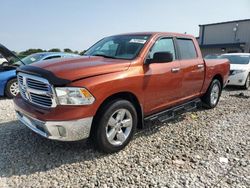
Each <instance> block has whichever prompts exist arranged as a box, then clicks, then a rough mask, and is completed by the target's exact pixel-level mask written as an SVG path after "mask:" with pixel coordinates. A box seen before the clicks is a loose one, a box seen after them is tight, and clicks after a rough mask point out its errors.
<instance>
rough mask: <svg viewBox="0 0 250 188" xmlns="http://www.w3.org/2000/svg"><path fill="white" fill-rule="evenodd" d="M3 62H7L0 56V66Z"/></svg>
mask: <svg viewBox="0 0 250 188" xmlns="http://www.w3.org/2000/svg"><path fill="white" fill-rule="evenodd" d="M4 62H7V60H6V59H5V58H4V57H3V56H2V55H1V54H0V65H2V64H3V63H4Z"/></svg>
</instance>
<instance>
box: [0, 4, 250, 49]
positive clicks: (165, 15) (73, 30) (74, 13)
mask: <svg viewBox="0 0 250 188" xmlns="http://www.w3.org/2000/svg"><path fill="white" fill-rule="evenodd" d="M0 18H2V19H1V24H0V25H1V26H0V43H2V44H4V45H5V46H7V47H8V48H10V49H11V50H15V51H22V50H26V49H28V48H42V49H51V48H61V49H64V48H71V49H72V50H80V51H82V50H84V49H87V48H88V47H89V46H90V45H91V44H93V43H94V42H96V41H97V40H99V39H101V38H103V37H105V36H107V35H113V34H119V33H126V32H137V31H171V32H180V33H184V32H187V33H189V34H192V35H195V36H198V35H199V26H198V25H199V24H207V23H215V22H223V21H230V20H238V19H249V18H250V0H192V1H187V0H174V1H170V0H120V1H119V0H103V1H101V0H98V1H97V0H72V1H66V0H41V1H40V0H39V1H38V0H25V1H21V0H0Z"/></svg>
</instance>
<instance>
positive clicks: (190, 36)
mask: <svg viewBox="0 0 250 188" xmlns="http://www.w3.org/2000/svg"><path fill="white" fill-rule="evenodd" d="M119 35H155V36H156V35H170V36H179V37H189V38H194V36H192V35H189V34H183V33H173V32H134V33H123V34H118V35H113V36H119Z"/></svg>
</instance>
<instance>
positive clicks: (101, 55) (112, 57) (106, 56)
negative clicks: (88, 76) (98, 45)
mask: <svg viewBox="0 0 250 188" xmlns="http://www.w3.org/2000/svg"><path fill="white" fill-rule="evenodd" d="M93 56H100V57H105V58H111V59H117V58H116V57H114V56H108V55H104V54H94V55H93Z"/></svg>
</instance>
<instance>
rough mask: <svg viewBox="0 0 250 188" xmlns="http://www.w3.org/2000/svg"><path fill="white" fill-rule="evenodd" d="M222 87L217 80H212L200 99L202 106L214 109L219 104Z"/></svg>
mask: <svg viewBox="0 0 250 188" xmlns="http://www.w3.org/2000/svg"><path fill="white" fill-rule="evenodd" d="M221 90H222V86H221V83H220V81H219V80H217V79H214V80H213V81H212V83H211V84H210V86H209V88H208V90H207V92H206V93H205V95H204V96H203V97H202V101H203V103H204V106H205V107H207V108H214V107H216V105H217V104H218V102H219V99H220V95H221Z"/></svg>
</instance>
